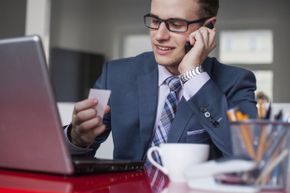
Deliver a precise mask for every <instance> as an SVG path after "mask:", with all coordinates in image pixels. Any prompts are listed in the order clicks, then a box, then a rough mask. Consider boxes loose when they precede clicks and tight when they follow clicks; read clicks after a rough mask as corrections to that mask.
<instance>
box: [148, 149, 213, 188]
mask: <svg viewBox="0 0 290 193" xmlns="http://www.w3.org/2000/svg"><path fill="white" fill-rule="evenodd" d="M154 152H156V153H158V155H159V156H160V159H161V161H162V163H163V166H162V165H160V164H159V163H157V161H156V160H155V159H154V158H153V153H154ZM208 156H209V145H208V144H192V143H163V144H160V146H159V147H158V146H153V147H151V148H149V150H148V151H147V158H148V160H149V161H150V162H151V164H152V165H154V166H155V167H156V168H158V169H159V170H160V171H162V172H163V173H164V174H166V175H168V176H169V179H170V180H171V181H175V182H184V181H186V178H185V176H184V171H185V170H186V169H187V168H189V167H190V166H192V165H194V164H198V163H201V162H204V161H206V160H207V159H208Z"/></svg>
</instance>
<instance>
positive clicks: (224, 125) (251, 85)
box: [188, 70, 257, 157]
mask: <svg viewBox="0 0 290 193" xmlns="http://www.w3.org/2000/svg"><path fill="white" fill-rule="evenodd" d="M228 80H229V83H228V85H227V86H226V87H224V88H225V89H224V90H222V89H221V87H219V86H217V84H216V83H215V82H214V81H213V80H212V79H210V80H209V81H208V82H207V83H206V84H205V85H204V86H203V87H202V88H201V89H200V90H199V91H198V92H197V93H196V94H195V95H194V96H193V97H191V99H190V100H189V101H188V103H189V105H190V108H191V109H192V110H193V111H194V113H195V114H196V115H197V116H198V119H199V120H200V124H201V125H202V126H203V127H204V128H205V129H206V131H207V132H208V134H209V135H210V138H211V140H212V142H213V144H214V145H215V146H216V148H217V149H218V150H219V151H221V153H222V155H223V156H225V157H227V156H231V155H232V143H231V131H230V124H229V121H228V118H227V115H226V112H227V110H229V109H230V108H233V107H237V108H239V109H240V111H242V112H243V113H246V114H248V115H249V116H250V117H251V118H256V116H257V109H256V102H255V96H254V91H255V89H256V80H255V76H254V74H253V73H252V72H250V71H246V70H243V71H239V73H237V75H235V78H234V80H233V79H231V80H230V79H228Z"/></svg>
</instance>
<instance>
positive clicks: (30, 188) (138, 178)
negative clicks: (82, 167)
mask: <svg viewBox="0 0 290 193" xmlns="http://www.w3.org/2000/svg"><path fill="white" fill-rule="evenodd" d="M158 178H159V179H162V180H161V181H160V180H159V181H158V182H157V183H156V184H154V185H152V181H150V180H149V178H148V176H147V173H146V172H145V171H135V172H120V173H107V174H94V175H86V176H62V175H50V174H38V173H31V172H18V171H13V170H4V169H0V193H2V192H3V193H4V192H5V193H12V192H13V193H30V192H32V193H48V192H49V193H201V192H203V193H206V192H204V191H197V190H190V189H189V188H188V187H187V185H186V184H174V183H169V180H168V178H167V177H166V176H164V175H162V176H159V177H158ZM157 184H158V185H157ZM211 193H213V192H211ZM241 193H242V192H241Z"/></svg>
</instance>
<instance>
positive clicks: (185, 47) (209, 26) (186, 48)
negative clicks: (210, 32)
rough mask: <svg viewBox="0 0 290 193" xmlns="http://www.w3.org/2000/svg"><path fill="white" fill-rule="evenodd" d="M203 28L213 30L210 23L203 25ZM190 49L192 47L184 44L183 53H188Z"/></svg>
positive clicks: (187, 43)
mask: <svg viewBox="0 0 290 193" xmlns="http://www.w3.org/2000/svg"><path fill="white" fill-rule="evenodd" d="M204 26H205V27H207V28H209V29H213V28H214V25H213V23H212V22H209V23H207V24H205V25H204ZM191 48H192V45H191V44H190V43H189V42H186V44H185V46H184V49H185V53H187V52H189V50H190V49H191Z"/></svg>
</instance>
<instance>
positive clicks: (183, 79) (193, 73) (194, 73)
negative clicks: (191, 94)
mask: <svg viewBox="0 0 290 193" xmlns="http://www.w3.org/2000/svg"><path fill="white" fill-rule="evenodd" d="M202 72H203V69H202V67H201V65H197V66H196V67H194V68H191V69H190V70H187V71H186V72H184V73H182V74H181V75H180V80H181V82H182V84H184V83H186V82H187V81H188V80H190V79H192V78H193V77H195V76H197V75H199V74H201V73H202Z"/></svg>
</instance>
